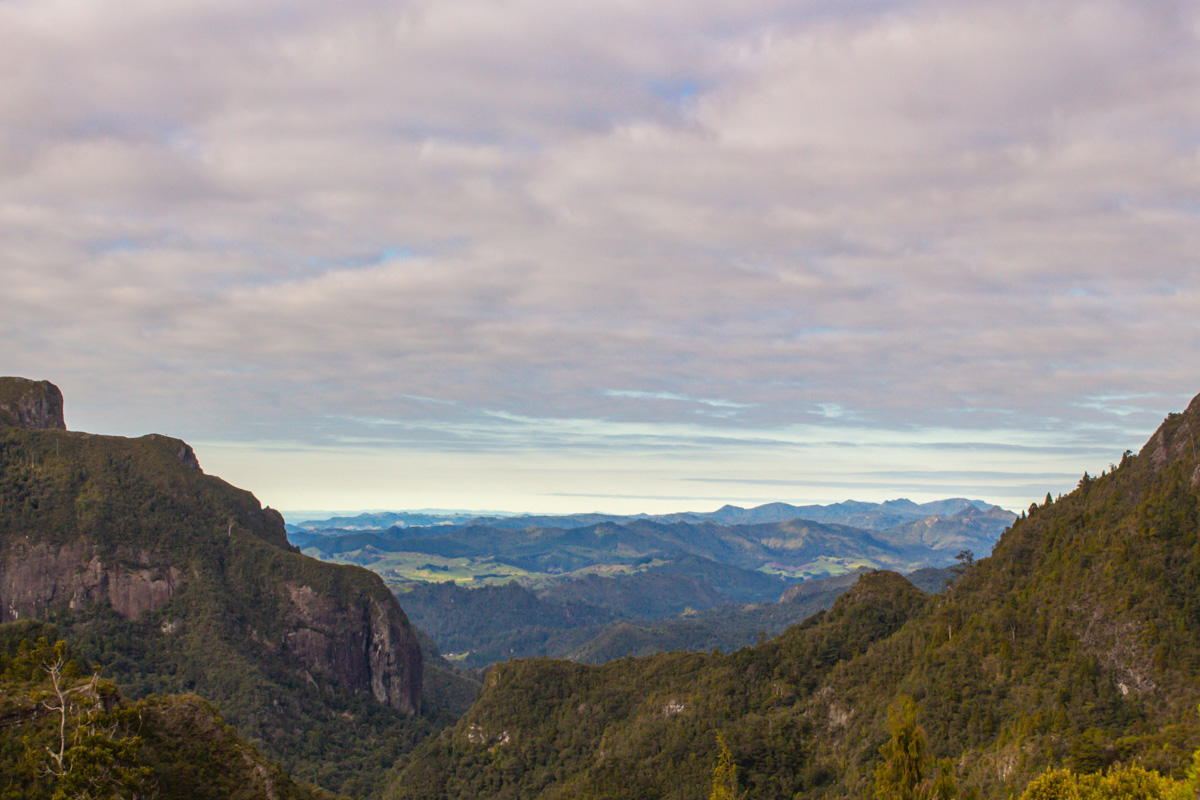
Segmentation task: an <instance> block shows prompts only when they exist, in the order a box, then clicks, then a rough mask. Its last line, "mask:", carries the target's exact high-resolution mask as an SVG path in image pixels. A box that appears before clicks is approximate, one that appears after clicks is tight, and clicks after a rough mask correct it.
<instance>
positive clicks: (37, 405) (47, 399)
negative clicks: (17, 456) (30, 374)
mask: <svg viewBox="0 0 1200 800" xmlns="http://www.w3.org/2000/svg"><path fill="white" fill-rule="evenodd" d="M0 424H7V425H15V426H16V427H18V428H25V429H28V430H60V431H65V430H66V429H67V425H66V423H65V422H64V421H63V396H62V392H61V391H59V389H58V387H57V386H55V385H54V384H53V383H51V382H50V381H31V380H29V379H28V378H0Z"/></svg>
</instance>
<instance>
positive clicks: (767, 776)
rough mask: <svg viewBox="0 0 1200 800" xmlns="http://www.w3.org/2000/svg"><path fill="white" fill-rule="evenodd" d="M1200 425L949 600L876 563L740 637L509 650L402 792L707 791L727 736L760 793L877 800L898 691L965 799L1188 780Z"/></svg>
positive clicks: (1138, 461)
mask: <svg viewBox="0 0 1200 800" xmlns="http://www.w3.org/2000/svg"><path fill="white" fill-rule="evenodd" d="M1198 438H1200V398H1197V400H1195V401H1193V403H1192V405H1191V406H1190V407H1189V409H1188V410H1187V412H1186V413H1184V414H1177V415H1172V416H1171V417H1170V418H1168V419H1167V420H1166V422H1165V423H1164V424H1163V426H1162V428H1161V429H1160V430H1159V431H1158V432H1157V433H1156V434H1155V435H1154V437H1153V438H1152V439H1151V440H1150V441H1149V442H1148V443H1147V445H1146V446H1145V447H1144V448H1143V449H1142V451H1141V453H1140V454H1138V455H1137V456H1133V455H1132V454H1126V455H1125V456H1124V457H1123V458H1122V459H1121V463H1120V465H1119V466H1116V465H1114V466H1113V468H1112V469H1111V471H1109V470H1106V471H1105V472H1104V473H1102V474H1101V476H1099V477H1095V478H1094V477H1091V476H1087V475H1085V476H1084V478H1083V479H1082V480H1081V481H1080V484H1079V487H1078V489H1076V490H1075V491H1074V492H1072V493H1071V494H1069V495H1067V496H1065V497H1061V498H1059V499H1057V500H1051V498H1049V497H1047V502H1046V503H1044V504H1043V505H1041V506H1033V507H1031V508H1030V511H1029V514H1028V516H1027V517H1026V518H1023V519H1021V520H1019V521H1018V522H1017V523H1016V524H1014V525H1013V527H1012V529H1011V530H1010V531H1009V532H1008V533H1006V534H1005V535H1004V536H1003V537H1002V539H1001V540H1000V542H999V543H998V544H997V545H996V547H995V549H994V551H993V552H992V555H991V556H990V557H989V558H986V559H982V560H980V561H978V562H975V563H974V564H973V565H971V566H970V567H967V568H965V569H964V570H963V575H962V577H961V578H960V579H959V581H958V582H957V583H956V584H955V585H954V586H953V587H952V588H950V589H949V590H948V591H947V592H945V593H944V594H943V595H940V596H936V597H931V596H929V595H926V594H923V593H921V592H920V591H918V590H917V589H916V588H915V587H914V586H912V584H910V583H909V582H907V581H906V580H904V579H903V578H901V577H900V576H899V575H896V574H893V573H888V572H875V573H871V574H869V575H866V576H864V577H863V578H861V579H860V581H859V582H858V584H857V585H856V586H855V588H854V589H853V590H851V591H850V592H848V593H846V594H845V595H843V596H842V597H841V598H839V599H838V601H837V602H836V603H835V604H834V606H833V608H832V609H830V610H829V611H828V612H824V613H820V614H817V615H815V616H814V617H812V618H810V619H808V620H807V621H805V622H804V623H802V624H800V625H798V626H795V627H793V628H791V629H789V630H788V631H787V632H785V633H784V634H782V635H781V636H779V637H777V638H775V639H773V640H771V641H768V642H765V643H763V644H760V645H756V646H753V647H749V648H746V649H743V650H740V651H738V652H736V653H731V654H720V653H712V654H702V653H669V654H662V655H657V656H653V657H649V658H644V659H623V660H620V661H615V662H611V663H608V664H604V665H602V666H598V667H595V666H585V665H581V664H575V663H570V662H566V661H553V660H545V659H541V660H524V661H515V662H510V663H507V664H502V665H497V666H495V667H493V668H492V670H491V671H490V672H489V674H488V678H487V681H486V685H485V688H484V690H483V691H482V692H481V694H480V697H479V699H478V700H477V702H476V704H475V705H474V706H473V707H472V708H471V710H470V711H469V712H468V714H467V715H466V716H465V717H464V718H463V719H462V720H460V722H459V723H458V724H457V725H456V726H455V727H454V728H453V729H452V730H450V731H447V732H446V733H444V734H443V735H441V736H440V737H438V738H436V739H433V740H429V741H427V742H425V743H424V744H423V745H421V746H420V747H419V748H418V750H417V751H415V752H414V753H413V754H412V755H411V756H410V757H408V758H407V759H406V760H405V761H404V762H402V768H401V770H400V771H399V773H398V775H397V779H396V780H395V782H394V784H393V785H392V787H391V790H390V793H389V796H390V797H392V798H418V797H419V798H475V797H489V798H518V797H519V798H568V797H596V798H636V797H660V798H681V799H682V798H694V797H702V796H705V795H707V794H708V793H709V790H710V789H711V786H712V783H711V776H712V768H713V765H714V764H716V763H718V757H719V745H718V734H721V735H723V737H724V740H725V741H726V742H727V743H728V746H729V749H730V751H731V753H732V755H733V759H734V763H735V764H736V767H737V776H738V781H739V789H740V790H741V791H742V792H743V793H744V796H746V797H748V798H761V799H763V800H765V799H767V798H793V797H795V796H802V797H805V796H812V797H817V796H823V795H828V796H860V797H861V796H865V795H867V794H869V793H871V792H872V791H873V790H874V789H875V788H876V787H875V777H876V767H877V765H878V764H879V763H880V761H881V753H880V750H881V746H882V745H884V744H886V743H887V742H888V741H889V739H890V730H889V726H888V716H889V714H888V709H889V707H891V706H892V705H893V703H894V702H895V701H896V699H897V698H898V697H900V696H901V695H906V696H909V697H911V698H913V700H914V702H915V704H916V709H917V710H916V712H915V715H916V720H917V722H919V724H920V725H921V727H922V728H923V730H924V734H925V737H926V742H927V747H928V754H929V757H930V758H931V759H934V760H940V759H949V761H948V762H940V763H942V764H946V763H948V764H950V765H951V773H950V774H948V775H945V776H939V777H941V778H944V779H945V780H946V781H952V782H953V783H954V784H955V785H956V786H957V791H958V793H959V796H962V797H999V796H1006V795H1016V794H1019V793H1020V792H1021V791H1022V790H1023V789H1024V788H1025V787H1026V786H1027V785H1028V784H1029V782H1030V781H1031V780H1032V779H1033V778H1035V777H1036V776H1038V775H1039V774H1041V773H1042V772H1043V771H1044V770H1045V769H1046V768H1047V767H1048V766H1055V765H1066V766H1068V767H1070V768H1071V769H1072V770H1074V771H1076V772H1079V773H1093V772H1096V771H1098V770H1102V769H1104V768H1107V767H1114V766H1121V765H1124V766H1130V765H1137V766H1139V767H1142V768H1145V769H1152V770H1155V771H1157V772H1160V773H1162V774H1163V775H1167V776H1170V777H1172V778H1181V777H1183V774H1184V771H1185V770H1186V768H1187V766H1188V765H1189V764H1190V762H1191V754H1192V752H1193V750H1194V749H1195V748H1196V746H1197V745H1198V744H1200V720H1198V719H1197V715H1196V704H1197V701H1198V700H1200V682H1198V681H1197V675H1198V673H1200V491H1198V488H1200V456H1198V453H1197V447H1196V440H1197V439H1198Z"/></svg>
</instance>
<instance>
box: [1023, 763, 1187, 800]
mask: <svg viewBox="0 0 1200 800" xmlns="http://www.w3.org/2000/svg"><path fill="white" fill-rule="evenodd" d="M1191 797H1195V788H1194V787H1193V786H1192V785H1190V784H1189V783H1188V782H1186V781H1177V780H1172V779H1171V778H1168V777H1164V776H1162V775H1160V774H1158V773H1157V772H1152V771H1150V770H1146V769H1143V768H1141V767H1138V766H1125V767H1120V768H1118V769H1113V770H1110V771H1109V772H1107V773H1099V772H1093V773H1086V774H1078V773H1075V772H1072V771H1070V770H1067V769H1051V770H1047V771H1046V772H1045V773H1043V774H1042V775H1040V776H1039V777H1038V778H1036V779H1035V780H1034V781H1033V782H1031V783H1030V784H1029V786H1028V788H1026V789H1025V791H1024V793H1022V795H1021V798H1020V800H1187V799H1188V798H1191Z"/></svg>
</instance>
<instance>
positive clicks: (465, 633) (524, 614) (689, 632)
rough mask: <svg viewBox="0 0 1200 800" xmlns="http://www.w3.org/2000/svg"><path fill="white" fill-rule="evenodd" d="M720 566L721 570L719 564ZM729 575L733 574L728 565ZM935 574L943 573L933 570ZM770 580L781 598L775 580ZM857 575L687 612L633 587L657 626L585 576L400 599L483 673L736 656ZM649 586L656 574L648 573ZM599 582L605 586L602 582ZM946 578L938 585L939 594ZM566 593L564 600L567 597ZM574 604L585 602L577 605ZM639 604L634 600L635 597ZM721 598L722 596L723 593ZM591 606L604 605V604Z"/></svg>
mask: <svg viewBox="0 0 1200 800" xmlns="http://www.w3.org/2000/svg"><path fill="white" fill-rule="evenodd" d="M714 566H716V565H714ZM726 569H728V568H726ZM935 572H938V573H939V575H940V574H941V571H940V570H935ZM748 574H750V575H759V577H761V578H763V579H764V580H768V581H771V582H772V583H773V584H774V586H773V588H774V589H775V594H776V595H777V594H778V589H779V587H778V584H777V583H776V582H775V579H773V578H770V577H768V576H765V575H761V573H748ZM858 574H859V573H849V574H846V575H841V576H838V577H836V578H820V579H815V580H811V581H805V582H803V583H798V584H793V585H792V586H791V588H790V589H788V590H787V594H788V598H787V599H786V600H785V601H783V602H765V603H754V604H741V603H738V604H729V603H728V601H727V600H726V601H725V604H724V605H716V606H713V605H712V602H713V601H711V600H710V601H709V603H708V604H707V607H706V610H703V611H696V610H693V609H686V610H683V611H682V613H675V614H671V613H670V612H671V611H679V610H681V609H685V608H686V606H687V603H686V602H684V603H681V602H679V600H678V597H679V594H677V593H676V592H675V591H673V590H675V589H676V588H677V584H675V583H673V582H672V581H670V580H669V579H668V580H663V581H661V582H657V583H655V582H650V581H646V582H645V583H643V584H641V585H640V586H637V588H639V589H643V590H644V591H646V592H647V594H649V595H650V596H651V597H653V594H652V593H653V592H654V590H655V589H659V590H661V592H662V594H661V595H660V596H659V597H658V598H655V599H656V600H657V602H656V603H655V604H652V605H657V606H658V607H660V608H664V607H665V608H666V609H668V611H667V613H666V614H663V615H660V617H662V618H659V619H645V618H643V615H642V613H641V612H643V611H644V610H645V608H646V605H644V604H642V603H640V602H637V603H626V602H623V601H628V600H630V598H631V594H630V593H628V592H627V591H625V589H627V588H628V587H627V586H619V587H618V588H617V589H616V590H612V589H609V587H607V586H606V585H605V584H606V583H618V584H620V583H621V582H620V581H617V580H616V579H612V578H598V577H594V578H590V579H582V580H579V581H575V582H572V583H567V584H562V585H561V586H560V587H556V588H560V589H562V590H571V591H570V592H568V591H561V592H556V591H554V590H551V591H549V592H545V593H543V594H542V595H541V596H539V595H537V594H535V593H534V592H532V591H530V590H529V589H526V588H524V587H523V586H520V585H519V584H517V583H515V582H511V583H508V584H503V585H500V586H485V587H482V588H479V589H467V588H464V587H462V586H459V585H457V584H455V583H453V582H447V583H439V584H426V585H423V586H418V587H416V588H414V589H412V590H411V591H409V592H406V593H404V594H402V595H400V599H401V602H402V603H403V604H404V608H405V609H406V610H407V612H408V614H409V617H410V618H411V619H412V620H413V622H414V623H415V624H416V625H418V626H419V627H420V628H421V630H423V631H425V632H427V633H428V634H429V635H430V636H431V637H433V638H434V639H435V640H436V641H437V642H438V643H439V645H440V646H441V647H442V648H444V649H445V650H446V652H447V653H450V654H451V657H452V658H453V659H454V660H455V661H456V662H457V663H459V664H461V665H463V666H467V667H482V666H487V665H489V664H493V663H495V662H497V661H506V660H509V659H511V658H526V657H529V656H555V657H560V658H570V659H571V660H573V661H583V662H587V663H593V664H598V663H603V662H605V661H610V660H612V659H614V658H623V657H624V656H627V655H637V656H641V655H649V654H651V653H658V652H665V651H670V650H713V649H715V648H719V649H722V650H736V649H737V648H739V647H744V646H746V645H748V644H752V643H754V642H755V641H757V640H758V639H760V638H761V637H763V636H774V635H776V634H778V633H782V632H783V631H784V630H785V629H786V628H788V627H789V626H791V625H794V624H796V623H797V622H800V621H801V620H803V619H805V618H806V617H808V616H810V615H811V614H815V613H816V612H817V611H820V610H822V609H825V608H829V606H830V605H832V604H833V601H834V600H835V599H836V598H837V596H838V595H840V594H841V593H842V592H845V591H846V590H847V589H849V588H850V586H851V585H853V583H854V581H855V580H857V578H858ZM644 577H645V578H647V579H650V578H653V577H655V575H654V573H645V574H644ZM597 584H599V585H597ZM940 585H941V581H939V582H938V586H939V587H940ZM683 588H684V589H685V591H684V592H683V594H684V596H685V597H686V598H687V599H689V600H692V601H693V602H694V599H695V598H694V587H693V586H690V585H685V587H683ZM564 595H565V597H564ZM578 597H582V598H586V599H576V598H578ZM632 597H633V598H636V597H637V595H632ZM718 598H719V599H722V600H723V599H724V598H723V597H721V596H720V595H718ZM589 600H593V601H594V602H595V603H604V604H605V607H602V606H600V605H597V604H593V602H588V601H589Z"/></svg>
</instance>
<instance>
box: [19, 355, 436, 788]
mask: <svg viewBox="0 0 1200 800" xmlns="http://www.w3.org/2000/svg"><path fill="white" fill-rule="evenodd" d="M62 422H63V418H62V396H61V393H60V392H59V391H58V390H57V388H55V387H54V386H53V385H52V384H49V383H47V382H41V383H35V382H33V381H27V380H24V379H19V378H4V379H0V622H9V621H13V620H24V619H28V618H36V619H45V620H50V621H53V622H54V623H56V625H57V629H58V630H59V632H60V633H61V635H62V636H63V638H64V639H66V640H68V641H70V642H71V644H72V646H73V647H75V648H77V650H78V651H79V653H80V654H81V656H82V657H84V658H86V659H87V660H88V661H90V662H92V663H94V664H96V665H97V666H98V667H100V668H101V669H102V670H103V672H104V674H105V675H107V676H110V677H112V678H114V679H115V680H116V682H117V684H118V686H119V687H120V689H121V691H122V693H123V694H125V695H127V696H128V697H130V698H132V699H134V700H136V699H137V698H141V697H144V696H146V695H148V694H151V693H162V692H173V693H181V692H196V693H198V694H200V695H202V696H203V697H205V698H206V699H207V700H210V701H211V702H213V703H214V704H215V706H216V707H217V709H219V710H220V712H221V714H222V716H223V717H224V718H225V719H226V720H227V721H228V722H229V723H231V724H232V725H233V726H234V727H235V728H236V729H237V730H238V732H239V733H240V734H241V735H242V736H244V737H246V738H247V739H249V740H251V741H253V742H255V743H256V744H257V745H258V746H259V747H261V749H262V750H263V751H264V753H265V754H266V755H267V756H268V757H270V758H276V759H279V760H281V761H282V762H283V763H284V764H285V766H287V767H288V769H290V770H292V771H293V772H294V773H295V774H297V775H299V776H301V777H303V778H304V779H306V780H312V781H314V782H316V783H319V784H320V785H323V786H325V787H327V788H330V789H333V790H336V791H347V792H361V791H364V790H367V789H369V788H370V787H372V786H374V782H375V781H377V780H378V779H379V777H380V775H381V769H380V762H381V760H383V761H386V759H389V758H392V759H394V758H395V756H397V755H398V754H399V753H400V752H401V751H402V750H403V749H405V748H406V747H410V746H411V744H412V742H413V741H415V740H416V739H417V738H419V737H420V736H423V735H426V734H427V733H428V732H429V731H430V730H432V729H434V727H436V723H435V722H434V720H435V719H436V718H437V715H438V713H439V712H438V710H437V708H430V709H428V711H429V713H427V714H426V715H424V716H418V715H417V712H418V711H420V710H421V709H422V683H423V676H424V671H425V664H424V660H423V658H422V653H421V649H420V645H419V643H418V640H417V636H416V633H415V631H414V630H413V629H412V627H411V625H410V624H409V622H408V619H407V618H406V616H405V614H404V611H403V610H402V609H401V607H400V605H399V603H398V602H397V601H396V599H395V597H394V596H393V595H392V593H391V592H390V591H388V589H387V587H386V586H385V585H384V584H383V582H382V581H381V580H380V579H379V577H378V576H376V575H375V574H374V573H372V572H369V571H368V570H365V569H359V568H355V567H347V566H337V565H332V564H325V563H321V562H319V561H316V560H314V559H311V558H308V557H306V556H304V555H301V554H300V553H299V552H298V551H297V549H296V548H294V547H292V546H291V545H289V544H288V542H287V539H286V534H285V530H284V523H283V519H282V517H280V515H279V514H278V513H276V512H275V511H273V510H271V509H269V508H263V507H262V506H261V505H260V504H259V503H258V501H257V500H255V498H254V496H253V495H251V494H250V493H249V492H245V491H242V490H240V489H236V488H234V487H232V486H230V485H228V484H226V483H224V482H223V481H221V480H219V479H217V478H214V477H211V476H208V475H205V474H204V473H203V471H202V470H201V469H200V465H199V463H198V462H197V459H196V456H195V454H194V453H193V451H192V449H191V448H190V447H189V446H188V445H187V444H185V443H184V442H182V441H179V440H178V439H172V438H168V437H165V436H160V435H155V434H152V435H149V436H144V437H141V438H138V439H125V438H120V437H111V436H96V435H92V434H87V433H77V432H71V431H67V430H64V429H63V428H64V426H63V424H62ZM444 677H445V676H444V675H443V676H441V677H440V678H439V679H441V678H444ZM434 705H436V703H435V704H434Z"/></svg>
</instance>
